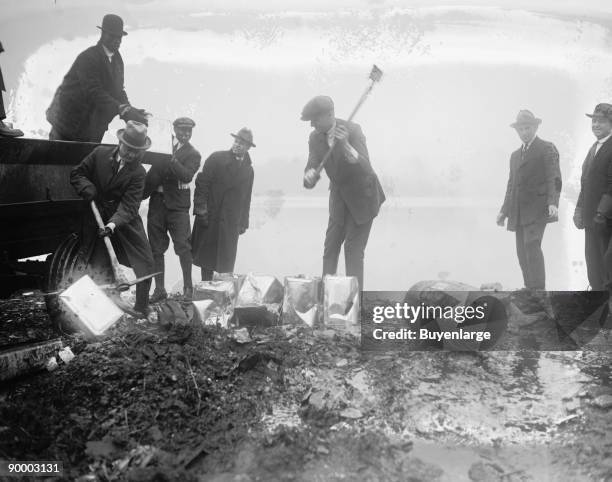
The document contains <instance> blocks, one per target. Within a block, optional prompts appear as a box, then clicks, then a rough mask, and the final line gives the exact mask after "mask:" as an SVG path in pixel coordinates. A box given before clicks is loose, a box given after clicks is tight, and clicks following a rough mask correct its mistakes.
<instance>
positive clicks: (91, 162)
mask: <svg viewBox="0 0 612 482" xmlns="http://www.w3.org/2000/svg"><path fill="white" fill-rule="evenodd" d="M117 138H118V139H119V145H118V146H117V147H112V146H111V147H107V146H98V147H96V148H95V149H94V150H93V151H92V152H91V153H90V154H89V155H87V157H85V159H83V160H82V161H81V163H80V164H79V165H78V166H76V167H75V168H74V169H73V170H72V172H71V173H70V183H71V184H72V186H73V187H74V189H75V191H76V192H77V194H78V195H79V196H81V197H82V198H83V199H84V200H85V201H88V202H89V201H91V200H94V201H95V202H96V204H97V206H98V209H99V210H100V214H101V216H102V220H103V221H104V222H105V223H106V226H105V228H104V229H103V230H100V232H98V238H101V237H104V236H110V239H111V242H112V244H113V247H114V249H115V252H116V253H117V258H118V259H119V262H120V263H121V264H123V265H126V266H131V267H132V268H133V269H134V272H135V273H136V276H137V277H138V278H140V277H142V276H146V275H149V274H152V273H153V272H154V271H153V254H152V253H151V247H150V246H149V242H148V240H147V235H146V234H145V230H144V226H143V224H142V219H141V218H140V215H139V214H138V209H139V208H140V202H141V200H142V193H143V189H144V182H145V174H146V172H145V169H144V167H142V164H141V160H142V156H143V155H144V152H145V151H146V150H147V149H148V148H149V147H150V146H151V139H149V137H148V136H147V127H146V126H145V125H144V124H141V123H139V122H135V121H128V122H127V124H126V126H125V129H120V130H119V131H117ZM83 221H84V222H83V229H82V233H81V250H80V259H81V261H82V262H84V263H85V264H89V261H90V260H91V259H92V257H96V258H97V259H100V257H102V258H105V259H108V254H107V253H106V250H105V247H104V243H103V242H102V241H103V240H102V239H96V236H95V233H96V232H97V231H98V230H97V224H96V222H95V219H94V217H93V214H92V213H91V210H90V209H87V214H86V215H85V217H84V220H83ZM150 287H151V280H150V279H148V280H146V281H143V282H141V283H138V284H137V285H136V304H135V306H134V310H135V311H137V312H139V314H141V315H142V316H143V317H146V316H147V315H148V311H149V310H148V307H149V289H150Z"/></svg>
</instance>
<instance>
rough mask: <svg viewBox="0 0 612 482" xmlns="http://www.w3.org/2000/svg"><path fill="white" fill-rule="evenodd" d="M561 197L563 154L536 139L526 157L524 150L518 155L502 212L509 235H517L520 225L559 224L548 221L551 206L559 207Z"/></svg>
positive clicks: (512, 159)
mask: <svg viewBox="0 0 612 482" xmlns="http://www.w3.org/2000/svg"><path fill="white" fill-rule="evenodd" d="M560 193H561V170H560V168H559V152H558V151H557V148H556V147H555V145H554V144H553V143H552V142H548V141H544V140H542V139H540V138H539V137H536V138H535V139H534V140H533V141H532V143H531V145H530V146H529V148H528V149H527V151H526V152H525V153H523V148H522V146H521V147H520V148H519V149H517V150H516V151H514V152H513V153H512V155H511V156H510V175H509V177H508V184H507V186H506V196H505V198H504V203H503V205H502V208H501V213H503V214H504V215H505V216H507V217H508V225H507V229H508V231H516V228H517V226H519V224H520V225H521V226H526V225H528V224H533V223H550V222H555V221H557V218H549V217H548V206H550V205H553V206H559V195H560Z"/></svg>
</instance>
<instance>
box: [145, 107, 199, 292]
mask: <svg viewBox="0 0 612 482" xmlns="http://www.w3.org/2000/svg"><path fill="white" fill-rule="evenodd" d="M173 126H174V135H173V136H172V151H173V152H172V158H171V160H170V161H169V162H166V163H163V164H154V165H153V166H152V167H151V169H150V170H149V172H148V173H147V177H146V179H145V188H144V198H147V197H150V200H149V213H148V215H147V232H148V234H149V242H150V243H151V251H152V252H153V259H154V261H155V272H161V274H158V275H157V276H155V291H154V292H153V296H152V297H151V300H150V301H151V302H152V303H155V302H158V301H161V300H163V299H165V298H167V294H166V288H165V286H164V253H165V252H166V250H167V249H168V246H169V243H170V238H169V237H168V233H170V236H171V237H172V244H173V245H174V252H175V253H176V255H177V256H178V257H179V261H180V263H181V270H182V272H183V295H184V297H185V299H186V300H190V299H191V298H192V296H193V283H192V280H191V266H192V264H193V258H192V256H191V226H190V224H189V208H190V207H191V189H190V187H189V184H190V183H191V181H192V179H193V176H195V173H196V172H197V171H198V169H199V168H200V161H201V159H202V157H201V156H200V153H199V152H198V151H197V150H196V149H195V147H193V146H192V145H191V144H190V142H189V140H190V139H191V134H192V130H193V128H194V127H195V122H194V121H193V120H191V119H189V118H188V117H179V118H178V119H176V120H175V121H174V123H173Z"/></svg>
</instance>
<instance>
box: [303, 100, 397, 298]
mask: <svg viewBox="0 0 612 482" xmlns="http://www.w3.org/2000/svg"><path fill="white" fill-rule="evenodd" d="M301 118H302V120H304V121H310V125H311V126H312V127H314V131H312V132H311V134H310V138H309V140H308V150H309V153H308V163H307V164H306V169H305V171H304V187H306V188H307V189H312V188H313V187H314V186H315V184H316V183H317V181H318V179H319V175H318V173H317V171H316V168H317V167H318V166H319V165H320V164H321V162H322V161H323V159H324V158H325V156H326V155H328V160H327V162H326V164H325V172H326V173H327V176H328V177H329V180H330V184H329V191H330V192H329V221H328V225H327V232H326V234H325V243H324V248H323V275H326V274H335V273H336V271H337V269H338V258H339V256H340V248H341V246H342V244H343V243H344V259H345V265H346V275H347V276H355V277H357V280H358V281H359V288H360V289H361V290H363V259H364V253H365V247H366V244H367V242H368V237H369V235H370V229H371V228H372V222H373V220H374V218H375V217H376V216H377V215H378V211H379V209H380V206H381V204H382V203H383V202H384V201H385V194H384V192H383V190H382V187H381V185H380V182H379V181H378V177H377V176H376V173H375V172H374V169H372V165H371V164H370V156H369V154H368V148H367V146H366V140H365V136H364V135H363V133H362V131H361V127H360V126H359V125H358V124H355V123H353V122H347V121H345V120H342V119H338V118H336V117H335V115H334V103H333V101H332V99H331V98H330V97H327V96H317V97H315V98H313V99H311V100H310V101H309V102H308V103H307V104H306V105H305V106H304V109H303V110H302V117H301ZM328 151H330V152H329V154H327V153H328Z"/></svg>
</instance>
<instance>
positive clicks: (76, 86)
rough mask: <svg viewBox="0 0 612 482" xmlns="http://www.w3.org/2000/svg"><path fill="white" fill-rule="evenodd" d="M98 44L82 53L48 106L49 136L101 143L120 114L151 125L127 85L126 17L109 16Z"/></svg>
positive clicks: (127, 118)
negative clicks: (123, 43)
mask: <svg viewBox="0 0 612 482" xmlns="http://www.w3.org/2000/svg"><path fill="white" fill-rule="evenodd" d="M98 28H99V29H100V30H101V31H102V32H101V35H100V40H99V41H98V43H97V44H96V45H94V46H92V47H89V48H88V49H86V50H84V51H83V52H81V53H80V54H79V55H78V57H77V58H76V60H75V61H74V63H73V64H72V66H71V67H70V70H68V73H67V74H66V75H65V76H64V80H63V81H62V83H61V85H60V86H59V87H58V88H57V91H56V92H55V95H54V97H53V100H52V101H51V105H50V106H49V108H48V109H47V120H48V121H49V123H50V124H51V132H50V133H49V139H51V140H64V141H85V142H100V141H101V140H102V137H103V136H104V133H105V132H106V130H107V129H108V125H109V124H110V122H111V121H112V120H113V118H114V117H115V116H116V115H119V116H120V117H121V118H122V119H123V120H125V121H128V120H135V121H137V122H140V123H143V124H145V125H146V124H147V117H146V115H145V111H144V109H136V108H135V107H132V106H131V105H130V102H129V100H128V97H127V94H126V93H125V88H124V85H123V59H122V58H121V54H120V53H119V47H120V45H121V40H122V38H123V36H124V35H127V33H126V32H125V31H124V30H123V20H122V19H121V17H119V16H117V15H113V14H109V15H105V16H104V18H103V19H102V26H101V27H98Z"/></svg>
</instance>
